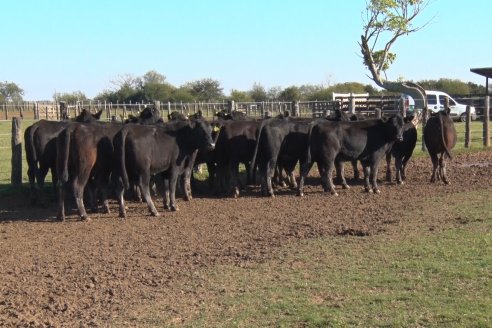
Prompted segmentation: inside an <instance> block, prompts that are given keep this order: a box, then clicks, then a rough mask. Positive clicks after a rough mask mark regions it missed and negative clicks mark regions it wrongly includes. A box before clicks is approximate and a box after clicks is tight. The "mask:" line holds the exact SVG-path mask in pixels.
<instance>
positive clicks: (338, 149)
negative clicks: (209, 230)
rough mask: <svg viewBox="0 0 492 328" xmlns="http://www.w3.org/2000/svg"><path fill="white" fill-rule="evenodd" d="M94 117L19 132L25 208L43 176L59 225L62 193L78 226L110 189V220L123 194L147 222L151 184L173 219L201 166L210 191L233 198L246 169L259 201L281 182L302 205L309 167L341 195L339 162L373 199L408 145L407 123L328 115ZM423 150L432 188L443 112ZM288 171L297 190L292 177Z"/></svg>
mask: <svg viewBox="0 0 492 328" xmlns="http://www.w3.org/2000/svg"><path fill="white" fill-rule="evenodd" d="M100 114H101V112H99V113H97V114H91V113H90V112H89V111H87V110H84V111H82V113H81V114H80V115H79V116H78V117H77V118H75V119H73V120H67V121H61V122H58V121H46V120H41V121H38V122H36V123H34V124H33V125H31V126H30V127H28V128H27V129H26V131H25V134H24V137H25V151H26V158H27V162H28V166H29V168H28V176H29V182H30V186H31V192H32V201H33V203H36V202H37V201H38V200H39V196H40V193H39V192H40V191H41V190H43V185H44V180H45V177H46V175H47V173H48V171H49V170H51V173H52V178H53V185H54V186H56V189H57V190H56V191H57V194H58V204H59V205H58V214H57V217H58V219H59V220H64V219H65V207H64V204H65V193H66V190H70V191H72V192H73V196H74V199H75V202H76V206H77V208H78V211H79V215H80V217H81V218H82V219H83V220H88V219H89V218H88V216H87V213H86V209H85V206H84V199H85V200H86V201H88V202H89V203H90V204H91V207H92V209H93V210H96V209H97V204H98V203H101V204H102V206H103V210H104V211H105V212H106V213H107V212H109V207H108V190H109V189H110V186H111V190H112V194H113V195H115V197H116V198H117V200H118V204H119V215H120V217H125V216H126V212H125V198H127V197H128V194H129V193H128V191H134V193H136V194H138V195H139V197H143V199H144V200H145V201H146V203H147V205H148V208H149V210H150V212H151V214H152V215H154V216H158V215H159V213H158V211H157V209H156V207H155V205H154V203H153V201H152V197H151V184H152V181H158V182H160V183H161V185H162V187H163V188H162V189H163V190H164V191H163V193H164V197H163V198H164V207H165V209H169V210H172V211H175V210H176V209H177V207H176V199H175V193H176V185H177V183H178V181H180V182H182V187H183V191H184V195H185V196H184V197H185V199H186V200H190V199H191V182H190V181H191V178H192V175H193V168H194V167H195V166H196V165H198V164H202V163H205V164H206V165H207V169H208V174H209V177H208V179H209V184H210V187H211V188H212V189H213V190H215V191H216V192H217V193H220V194H223V195H233V196H234V197H237V196H238V195H239V190H240V189H241V187H242V186H243V184H242V183H241V181H240V176H239V165H240V163H242V164H244V165H245V167H246V173H247V176H248V183H254V180H256V179H254V178H252V177H255V176H256V174H255V173H256V172H258V174H259V179H260V181H261V193H262V195H265V196H274V189H273V187H272V183H273V184H275V183H279V184H284V183H288V184H290V186H291V188H292V189H294V190H297V194H298V195H299V196H302V195H303V187H304V182H305V179H306V176H307V174H308V173H309V171H310V169H311V168H312V166H313V164H315V163H316V164H317V167H318V170H319V175H320V178H321V184H322V187H323V189H324V191H327V192H330V193H331V194H333V195H337V192H336V190H335V186H334V184H333V179H332V173H333V170H335V169H336V178H337V181H338V182H339V183H341V185H342V186H343V187H344V188H348V187H349V186H348V184H347V182H346V180H345V176H344V171H343V163H344V162H345V161H351V162H352V165H353V167H354V178H356V179H358V178H359V171H358V169H357V162H358V161H359V162H360V163H361V164H362V167H363V173H364V187H365V190H366V191H367V192H374V193H379V192H380V191H379V187H378V185H377V173H378V166H379V162H380V160H381V159H382V158H383V157H384V156H386V160H387V172H386V179H389V180H391V170H390V162H391V157H392V156H393V157H394V158H395V166H396V180H397V182H398V183H399V184H401V183H403V180H404V179H405V168H406V165H407V163H408V160H409V159H410V157H411V156H412V153H413V150H414V148H415V145H416V142H417V129H416V127H415V122H412V119H413V117H405V118H402V117H401V116H400V115H392V116H390V117H387V118H383V119H364V118H361V117H360V116H356V115H352V116H349V115H348V114H346V113H344V112H342V111H335V112H334V113H333V115H332V116H330V117H326V118H321V119H303V118H295V117H289V116H288V113H286V114H282V115H279V116H278V117H273V118H266V119H263V120H257V119H248V118H247V117H244V116H243V115H241V113H240V112H233V113H227V112H221V113H218V114H217V119H214V120H211V121H207V120H206V119H204V118H203V117H201V113H198V114H195V115H193V117H187V116H184V115H182V114H181V113H178V112H174V113H171V114H170V115H168V121H167V122H164V120H163V119H162V118H161V114H160V112H159V111H158V110H156V109H154V108H150V107H149V108H145V109H144V110H143V111H142V112H141V113H140V114H139V116H138V117H132V118H130V119H128V120H126V121H125V122H100V121H98V119H99V116H100ZM424 141H425V144H426V146H427V149H428V151H429V154H430V156H431V159H432V163H433V173H432V177H431V182H434V181H436V179H437V180H439V179H442V180H443V181H444V183H448V179H447V177H446V169H445V168H446V164H445V156H448V157H451V154H450V149H452V148H453V147H454V145H455V143H456V131H455V129H454V125H453V121H452V120H451V119H450V117H449V110H447V111H441V112H439V113H438V114H437V115H435V116H433V117H430V118H429V119H428V121H427V124H426V127H425V130H424ZM298 164H299V167H300V173H299V175H300V178H299V183H297V182H296V179H295V174H294V170H295V168H296V166H297V165H298ZM284 173H286V177H285V178H284ZM272 180H273V182H272ZM84 196H85V197H84Z"/></svg>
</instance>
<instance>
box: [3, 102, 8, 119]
mask: <svg viewBox="0 0 492 328" xmlns="http://www.w3.org/2000/svg"><path fill="white" fill-rule="evenodd" d="M3 109H4V112H5V120H8V119H9V108H8V106H7V104H3Z"/></svg>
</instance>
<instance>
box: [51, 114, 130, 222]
mask: <svg viewBox="0 0 492 328" xmlns="http://www.w3.org/2000/svg"><path fill="white" fill-rule="evenodd" d="M123 126H124V125H123V124H121V123H115V122H113V123H91V124H83V123H74V124H70V125H69V126H67V127H66V128H65V129H64V130H63V131H61V132H60V134H59V135H58V137H57V172H58V176H59V179H60V180H59V182H58V192H59V193H58V215H57V217H58V219H59V220H61V221H63V220H65V203H64V200H65V188H66V186H67V185H68V184H70V185H71V186H72V190H73V193H74V198H75V202H76V204H77V209H78V211H79V216H80V218H81V219H82V220H87V221H88V220H90V219H89V217H88V216H87V212H86V210H85V206H84V190H85V187H86V185H87V184H88V182H89V181H90V182H91V183H92V184H93V186H92V188H90V189H91V190H92V191H96V190H97V191H100V192H101V200H102V203H103V206H104V212H105V213H109V206H108V202H107V186H108V183H109V178H110V175H111V171H112V167H113V138H114V136H115V135H116V133H117V132H118V131H119V130H121V128H122V127H123ZM128 126H134V125H133V124H129V125H128ZM135 126H137V125H135ZM138 126H139V125H138ZM93 204H94V206H95V202H94V203H93Z"/></svg>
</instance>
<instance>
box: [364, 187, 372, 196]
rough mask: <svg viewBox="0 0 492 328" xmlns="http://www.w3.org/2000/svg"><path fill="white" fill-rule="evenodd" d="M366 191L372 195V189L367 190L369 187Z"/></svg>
mask: <svg viewBox="0 0 492 328" xmlns="http://www.w3.org/2000/svg"><path fill="white" fill-rule="evenodd" d="M364 190H365V191H366V192H367V193H369V194H372V189H371V188H367V187H366V188H364Z"/></svg>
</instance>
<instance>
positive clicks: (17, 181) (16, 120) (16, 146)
mask: <svg viewBox="0 0 492 328" xmlns="http://www.w3.org/2000/svg"><path fill="white" fill-rule="evenodd" d="M21 129H22V118H20V117H12V160H11V164H12V171H11V175H10V183H11V184H12V185H14V186H20V185H21V184H22V131H21Z"/></svg>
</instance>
